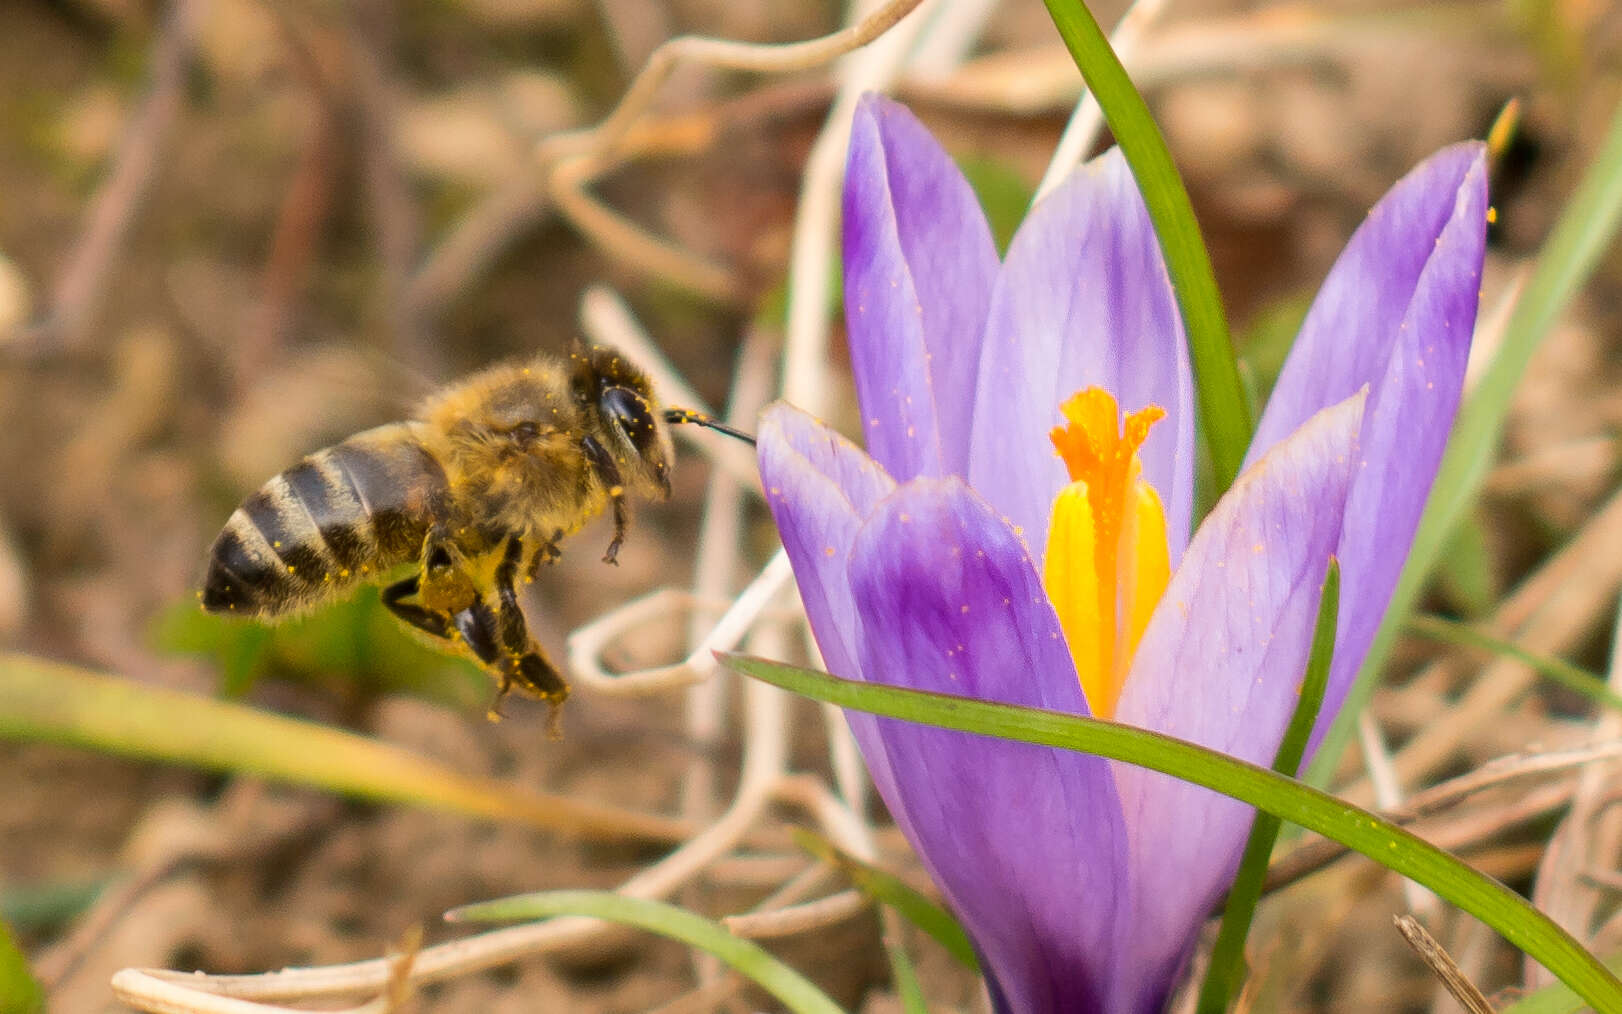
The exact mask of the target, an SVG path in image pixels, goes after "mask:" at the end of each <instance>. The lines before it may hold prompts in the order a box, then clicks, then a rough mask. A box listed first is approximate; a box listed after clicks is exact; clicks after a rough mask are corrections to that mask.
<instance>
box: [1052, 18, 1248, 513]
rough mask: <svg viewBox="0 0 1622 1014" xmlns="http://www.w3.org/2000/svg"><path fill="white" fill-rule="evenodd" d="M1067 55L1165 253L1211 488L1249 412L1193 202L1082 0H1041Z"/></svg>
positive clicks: (1231, 468) (1231, 473)
mask: <svg viewBox="0 0 1622 1014" xmlns="http://www.w3.org/2000/svg"><path fill="white" fill-rule="evenodd" d="M1044 2H1045V3H1046V4H1047V7H1048V14H1049V15H1050V16H1051V17H1052V18H1053V24H1054V26H1055V27H1057V28H1058V29H1059V35H1060V36H1061V37H1063V39H1064V44H1065V46H1066V47H1068V48H1069V50H1070V56H1071V58H1072V59H1074V60H1075V61H1076V66H1077V67H1079V68H1080V69H1081V76H1082V77H1083V78H1085V79H1086V81H1087V87H1088V88H1090V89H1092V93H1093V95H1094V96H1095V97H1097V99H1098V105H1099V108H1101V109H1102V110H1103V111H1104V119H1105V121H1106V122H1107V123H1109V128H1110V132H1111V133H1113V134H1114V135H1115V141H1116V143H1117V144H1119V145H1120V146H1121V153H1122V154H1123V155H1125V156H1126V161H1127V164H1128V165H1130V166H1131V167H1132V176H1133V177H1134V178H1135V179H1136V180H1137V181H1138V189H1140V190H1142V191H1143V200H1144V203H1145V204H1146V205H1147V206H1148V208H1149V220H1150V221H1151V222H1152V223H1153V224H1154V227H1155V235H1156V236H1157V237H1158V238H1159V240H1160V249H1161V251H1162V253H1163V254H1164V255H1165V258H1166V270H1167V272H1168V273H1169V274H1170V275H1171V284H1172V288H1173V290H1174V291H1175V292H1176V294H1177V307H1178V309H1179V310H1181V311H1182V314H1183V325H1184V327H1185V328H1186V329H1187V331H1188V349H1189V357H1190V359H1191V360H1192V362H1193V366H1194V390H1195V392H1196V394H1197V395H1198V398H1199V406H1200V430H1201V432H1202V433H1203V434H1204V435H1205V440H1206V444H1207V446H1208V447H1209V449H1210V453H1211V463H1212V467H1213V470H1214V472H1215V477H1216V487H1217V489H1216V492H1217V494H1218V495H1221V493H1222V492H1223V491H1224V490H1226V489H1227V488H1228V487H1229V486H1231V485H1233V480H1234V478H1235V477H1236V476H1238V474H1239V466H1240V464H1242V463H1243V461H1244V458H1245V449H1246V448H1247V447H1248V446H1249V445H1250V435H1251V430H1252V420H1251V418H1250V410H1249V408H1248V405H1247V402H1246V400H1245V395H1244V387H1243V385H1242V384H1241V383H1240V381H1239V368H1238V366H1237V365H1236V363H1235V362H1234V355H1233V342H1232V340H1231V339H1230V338H1229V337H1228V320H1227V317H1226V315H1225V314H1224V312H1223V309H1222V294H1221V293H1220V292H1218V291H1217V284H1216V275H1215V274H1214V273H1213V272H1212V270H1211V255H1210V254H1209V253H1208V252H1207V251H1206V249H1205V241H1204V240H1203V239H1202V238H1201V237H1200V226H1199V222H1197V221H1195V219H1194V205H1193V204H1192V203H1190V202H1189V199H1188V191H1187V190H1186V189H1184V187H1183V180H1182V177H1180V176H1179V175H1178V174H1177V166H1176V165H1175V164H1174V163H1173V162H1172V159H1171V152H1170V151H1168V150H1167V148H1166V139H1165V138H1164V137H1162V136H1161V134H1160V127H1159V126H1157V125H1156V124H1155V121H1154V118H1153V117H1152V116H1150V115H1149V106H1148V105H1147V104H1146V103H1145V102H1144V101H1143V96H1142V95H1139V94H1138V90H1137V89H1136V88H1134V87H1133V86H1132V79H1131V78H1129V77H1128V76H1127V73H1126V68H1125V67H1123V66H1121V61H1120V59H1119V58H1117V57H1116V55H1115V51H1114V50H1113V49H1111V48H1110V44H1109V39H1107V38H1105V36H1104V32H1103V30H1102V29H1100V28H1099V27H1098V22H1097V21H1095V20H1094V19H1093V16H1092V13H1091V12H1090V11H1088V10H1087V6H1086V4H1085V3H1083V2H1082V0H1044Z"/></svg>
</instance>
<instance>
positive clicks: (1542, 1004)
mask: <svg viewBox="0 0 1622 1014" xmlns="http://www.w3.org/2000/svg"><path fill="white" fill-rule="evenodd" d="M1605 964H1606V967H1608V968H1610V969H1611V970H1612V971H1613V972H1622V956H1618V955H1615V954H1613V955H1611V956H1610V957H1608V958H1606V959H1605ZM1587 1007H1588V1005H1587V1004H1585V1003H1583V1001H1582V998H1581V997H1579V996H1578V995H1577V994H1576V993H1573V992H1572V991H1571V987H1570V986H1567V985H1566V984H1565V983H1563V982H1557V983H1554V984H1553V985H1550V986H1544V987H1543V988H1542V989H1538V990H1534V991H1532V992H1530V993H1527V994H1526V995H1525V996H1523V997H1521V998H1520V999H1518V1000H1516V1001H1515V1002H1514V1003H1512V1004H1510V1005H1509V1006H1507V1007H1504V1008H1502V1009H1501V1010H1499V1012H1498V1014H1577V1012H1578V1011H1581V1010H1586V1009H1587Z"/></svg>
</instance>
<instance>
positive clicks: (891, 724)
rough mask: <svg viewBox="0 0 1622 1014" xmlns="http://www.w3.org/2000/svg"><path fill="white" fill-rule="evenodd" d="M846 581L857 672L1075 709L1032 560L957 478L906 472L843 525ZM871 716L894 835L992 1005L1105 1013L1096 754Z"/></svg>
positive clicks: (1115, 908)
mask: <svg viewBox="0 0 1622 1014" xmlns="http://www.w3.org/2000/svg"><path fill="white" fill-rule="evenodd" d="M850 577H851V586H852V589H853V592H854V596H855V600H856V608H857V611H858V612H859V613H860V614H861V617H862V638H861V644H860V645H859V651H860V653H861V659H862V663H861V664H862V669H863V671H864V672H866V673H867V676H868V679H869V680H871V681H873V682H883V683H888V684H893V685H898V686H909V687H917V688H922V689H929V690H935V691H939V692H945V693H954V694H960V695H963V696H968V697H976V698H982V699H986V700H994V701H1003V702H1007V703H1013V704H1026V705H1032V706H1037V707H1046V708H1055V709H1059V710H1063V711H1068V712H1072V713H1078V714H1079V713H1085V710H1086V705H1085V702H1084V700H1083V699H1082V696H1081V691H1080V688H1079V686H1078V684H1077V682H1076V675H1075V668H1074V666H1073V665H1072V664H1071V661H1070V655H1069V652H1068V650H1067V649H1066V647H1065V645H1064V641H1063V640H1062V638H1061V636H1060V633H1059V624H1058V620H1057V618H1056V617H1055V616H1054V614H1053V609H1052V607H1051V606H1050V605H1048V601H1047V597H1046V596H1045V595H1044V593H1043V590H1042V586H1041V582H1040V581H1039V580H1038V578H1037V573H1036V567H1035V564H1034V563H1033V562H1032V560H1031V558H1030V556H1029V555H1028V554H1027V552H1026V550H1025V547H1024V545H1023V544H1022V543H1021V541H1020V540H1019V538H1018V537H1017V536H1016V535H1015V534H1014V532H1013V530H1012V529H1011V528H1010V527H1009V526H1008V523H1007V522H1006V521H1004V520H1003V519H1001V518H999V517H998V516H997V514H996V512H995V511H993V510H992V509H991V507H990V506H989V505H988V504H986V502H985V501H984V500H982V499H981V498H980V497H979V496H978V495H977V494H976V493H974V492H973V491H971V490H969V489H968V488H967V487H966V486H964V485H963V484H962V483H961V482H959V481H958V480H956V479H946V480H929V479H919V480H915V481H914V482H911V483H908V484H906V485H904V486H901V487H900V488H898V489H897V490H896V492H895V493H893V494H891V495H890V496H889V497H887V498H886V499H885V500H883V501H882V502H881V503H880V504H879V506H878V508H877V510H876V511H875V512H874V514H873V516H872V518H871V519H870V520H869V521H868V522H867V524H866V525H865V526H863V528H862V530H861V531H860V532H859V533H858V534H857V536H856V541H855V543H854V545H853V547H852V551H851V568H850ZM881 729H882V733H881V734H882V737H883V740H884V745H885V748H886V752H887V754H888V760H889V765H890V769H891V771H892V775H893V778H894V780H895V784H896V786H898V788H899V791H900V792H901V795H902V797H903V802H904V806H905V809H906V811H907V813H908V814H909V815H910V818H911V821H912V823H913V829H912V832H911V834H910V835H909V837H911V839H912V842H913V845H914V847H915V848H916V849H917V851H918V854H919V855H920V857H921V858H922V859H923V861H924V863H925V864H926V865H927V866H928V868H929V870H930V873H931V875H932V876H933V877H934V879H935V882H936V883H937V884H939V885H940V887H941V889H942V890H943V891H944V892H945V894H946V897H947V899H948V901H949V902H950V903H951V905H952V907H953V909H954V910H955V911H956V913H957V914H958V916H959V917H960V918H961V919H962V920H963V923H964V925H965V926H966V927H967V929H968V931H969V933H970V935H971V936H972V937H973V939H974V941H975V944H976V946H977V947H978V948H979V950H980V952H981V957H982V958H983V959H984V961H985V963H986V966H987V968H988V970H989V974H990V976H991V977H992V979H993V981H994V986H993V990H994V995H997V996H999V997H1000V1003H1001V1005H1002V1009H1004V1010H1011V1011H1020V1012H1024V1014H1044V1012H1058V1011H1078V1010H1103V1009H1106V1008H1105V1007H1104V1006H1103V1000H1104V997H1105V996H1106V995H1107V989H1108V985H1107V981H1106V978H1105V975H1106V972H1107V970H1108V969H1109V968H1110V966H1111V964H1112V961H1113V955H1114V953H1115V951H1116V948H1117V939H1116V926H1117V919H1118V913H1119V912H1120V907H1119V904H1118V901H1119V898H1120V892H1121V890H1122V888H1123V885H1124V879H1123V877H1122V873H1123V870H1124V866H1123V865H1122V863H1123V861H1124V858H1125V833H1124V830H1123V826H1122V823H1121V813H1120V807H1119V802H1118V801H1117V798H1116V795H1115V789H1114V785H1113V781H1112V778H1111V775H1110V771H1109V768H1108V767H1107V765H1106V764H1105V762H1103V761H1101V760H1099V759H1097V758H1094V757H1088V756H1085V755H1081V754H1074V753H1069V752H1066V751H1059V750H1050V749H1047V748H1043V747H1035V746H1031V745H1029V744H1021V743H1011V742H1007V741H1003V740H995V739H988V738H983V737H976V736H971V735H968V734H965V733H959V732H950V731H946V730H943V729H935V728H930V727H928V726H922V725H914V724H910V723H905V722H896V721H889V720H885V721H882V722H881ZM886 798H887V799H888V797H886Z"/></svg>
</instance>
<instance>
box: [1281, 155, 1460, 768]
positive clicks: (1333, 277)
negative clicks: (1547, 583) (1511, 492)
mask: <svg viewBox="0 0 1622 1014" xmlns="http://www.w3.org/2000/svg"><path fill="white" fill-rule="evenodd" d="M1486 234H1487V176H1486V157H1485V149H1484V148H1483V146H1482V145H1480V144H1478V143H1469V144H1460V145H1454V146H1453V147H1451V148H1446V149H1443V150H1442V151H1441V152H1439V153H1437V154H1436V155H1434V156H1432V157H1431V158H1430V159H1428V160H1427V161H1426V162H1424V163H1423V164H1422V165H1420V166H1419V167H1418V168H1417V169H1415V170H1414V171H1413V172H1411V173H1409V174H1408V175H1407V176H1406V177H1405V178H1403V180H1402V181H1401V182H1399V183H1398V184H1397V185H1396V186H1395V187H1393V188H1392V189H1391V192H1390V193H1388V194H1387V195H1386V196H1385V197H1384V198H1383V199H1382V200H1381V201H1380V203H1379V204H1378V205H1376V206H1375V208H1374V210H1373V211H1371V212H1370V213H1369V217H1368V220H1367V221H1365V222H1364V223H1363V225H1362V226H1361V227H1360V228H1359V229H1358V230H1357V233H1356V234H1355V235H1354V236H1353V237H1352V240H1351V242H1350V243H1349V244H1347V247H1346V250H1345V252H1344V253H1342V254H1341V256H1340V259H1339V260H1338V261H1337V262H1336V264H1335V267H1334V268H1333V270H1331V271H1330V273H1329V278H1328V280H1327V281H1325V282H1324V286H1323V289H1322V290H1321V291H1320V292H1319V293H1318V297H1317V299H1316V300H1314V302H1313V305H1312V310H1311V312H1310V313H1309V314H1308V316H1307V320H1306V322H1305V323H1304V324H1303V325H1302V329H1301V335H1300V337H1299V338H1298V339H1297V340H1296V344H1295V348H1294V349H1292V350H1291V353H1290V358H1289V360H1288V361H1287V362H1286V363H1285V367H1284V372H1283V373H1282V374H1281V375H1280V377H1279V382H1278V386H1277V387H1276V388H1275V390H1274V393H1273V397H1272V400H1270V401H1269V402H1268V405H1267V411H1266V413H1265V414H1264V415H1263V416H1262V421H1261V425H1260V427H1259V428H1258V430H1257V433H1256V439H1255V442H1254V444H1253V446H1252V448H1251V452H1250V459H1251V460H1254V459H1255V458H1257V457H1258V456H1259V455H1260V454H1261V453H1263V452H1264V451H1265V450H1266V449H1267V448H1268V447H1270V446H1272V444H1273V443H1275V442H1277V441H1278V440H1279V439H1281V438H1282V437H1283V436H1284V435H1286V434H1287V433H1289V432H1290V431H1291V430H1292V429H1294V428H1295V426H1297V425H1299V423H1300V421H1301V420H1303V419H1305V418H1306V417H1308V416H1310V415H1311V414H1312V413H1313V412H1314V411H1316V409H1317V408H1318V407H1320V406H1322V405H1326V404H1330V403H1332V402H1334V401H1338V400H1339V399H1341V398H1344V397H1346V396H1347V395H1348V394H1350V393H1351V392H1353V391H1356V390H1358V389H1359V388H1361V387H1363V386H1364V385H1368V387H1369V401H1368V411H1367V412H1366V414H1365V416H1364V422H1363V432H1362V434H1361V437H1360V446H1361V450H1362V454H1363V458H1364V462H1365V465H1364V468H1363V472H1362V474H1361V475H1360V476H1359V477H1358V480H1357V483H1356V485H1355V487H1354V488H1353V490H1352V495H1351V501H1350V504H1349V505H1348V507H1347V511H1346V518H1347V520H1346V531H1345V534H1344V535H1343V537H1342V539H1341V543H1340V548H1339V556H1340V561H1341V573H1342V588H1343V595H1342V600H1343V602H1344V605H1343V607H1342V610H1341V616H1340V627H1339V630H1338V634H1337V637H1336V642H1335V664H1334V669H1333V671H1332V672H1331V674H1330V680H1329V687H1328V690H1327V692H1326V695H1325V699H1324V709H1323V717H1322V718H1321V719H1320V720H1319V725H1318V732H1317V735H1316V736H1315V737H1314V740H1313V745H1314V747H1315V746H1316V744H1317V739H1318V738H1319V737H1321V736H1322V733H1323V731H1324V730H1325V729H1326V728H1327V727H1328V723H1329V721H1330V720H1331V719H1333V717H1334V715H1335V713H1336V711H1337V710H1338V709H1339V707H1340V704H1341V702H1342V701H1344V700H1345V697H1346V692H1347V690H1348V689H1349V687H1350V686H1351V683H1352V681H1353V679H1354V678H1355V677H1356V675H1357V670H1358V668H1359V667H1360V666H1361V665H1362V663H1363V658H1364V656H1365V655H1366V654H1367V652H1368V648H1369V644H1370V643H1371V642H1372V641H1373V639H1374V633H1375V630H1376V629H1377V628H1378V627H1379V624H1380V619H1381V617H1382V616H1384V614H1385V609H1386V604H1387V601H1388V600H1389V598H1390V595H1391V590H1392V588H1394V587H1395V586H1396V581H1397V576H1398V574H1399V573H1400V572H1401V569H1402V564H1403V561H1404V560H1405V559H1406V557H1407V554H1408V548H1409V546H1410V545H1411V543H1412V541H1413V536H1414V531H1415V529H1416V528H1417V527H1418V525H1419V516H1420V514H1421V512H1422V511H1423V510H1424V506H1425V499H1426V497H1427V496H1428V495H1429V493H1430V487H1431V482H1432V480H1433V479H1434V478H1435V476H1436V469H1437V466H1438V464H1439V463H1440V462H1441V457H1442V451H1443V448H1444V447H1445V446H1446V443H1447V435H1448V431H1449V430H1450V428H1451V427H1452V425H1453V417H1454V414H1455V413H1456V411H1457V409H1458V404H1459V393H1460V390H1461V388H1462V386H1463V383H1464V368H1465V361H1466V359H1467V358H1468V356H1469V351H1470V337H1471V332H1472V330H1473V328H1474V327H1475V319H1476V305H1477V300H1478V293H1479V291H1480V285H1481V264H1482V258H1483V256H1484V252H1485V244H1486Z"/></svg>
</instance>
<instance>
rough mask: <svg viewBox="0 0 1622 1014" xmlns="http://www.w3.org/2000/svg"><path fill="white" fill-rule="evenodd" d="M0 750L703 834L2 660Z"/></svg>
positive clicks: (539, 823) (576, 828)
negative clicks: (146, 763)
mask: <svg viewBox="0 0 1622 1014" xmlns="http://www.w3.org/2000/svg"><path fill="white" fill-rule="evenodd" d="M0 739H11V740H23V741H43V742H50V743H64V744H67V745H69V746H78V747H84V748H86V749H90V750H96V751H99V752H101V753H109V754H117V755H120V756H124V757H135V758H139V759H142V760H151V761H163V762H167V763H171V764H184V765H187V766H190V767H196V768H202V769H204V770H208V771H226V772H231V773H235V774H246V775H259V776H262V777H265V778H271V779H275V780H277V781H283V782H291V783H294V784H297V785H307V786H312V787H314V788H318V789H324V790H326V791H329V792H335V793H338V794H340V795H345V796H355V797H359V798H362V799H372V800H378V801H382V802H396V803H410V804H412V805H416V806H425V807H429V808H432V809H438V810H449V811H452V812H455V813H460V814H463V815H464V816H472V817H483V818H489V819H494V820H515V821H520V822H523V823H527V824H531V825H533V826H535V827H542V828H548V829H552V830H562V831H570V832H574V833H578V834H584V835H593V836H605V835H606V836H612V837H633V838H653V839H656V840H664V841H680V840H684V839H685V838H686V837H687V836H688V835H689V834H691V832H692V827H691V826H690V825H689V824H688V823H687V822H685V821H678V820H670V819H666V818H662V817H656V816H653V815H651V814H643V813H637V812H635V811H629V810H621V809H619V808H617V807H611V806H604V805H601V804H597V803H587V802H584V801H581V800H576V799H569V798H566V797H563V796H550V795H546V794H543V793H538V792H532V791H530V790H529V789H527V788H524V787H522V786H518V785H512V784H508V783H505V782H499V781H496V780H494V779H490V778H479V777H475V776H471V775H464V774H460V773H458V772H457V771H454V770H452V769H451V768H448V767H446V766H444V765H442V764H439V763H437V762H435V761H432V760H429V759H427V758H425V757H421V756H419V755H417V754H414V753H411V752H410V751H408V750H403V749H401V748H400V747H396V746H390V745H388V744H386V743H379V742H377V741H376V740H371V739H367V738H366V737H364V736H358V735H355V734H354V733H350V732H345V731H343V730H341V729H334V728H330V727H328V726H323V725H317V724H316V723H314V722H306V721H301V720H299V719H294V718H288V717H286V716H283V715H275V714H270V713H268V712H264V711H259V710H257V709H255V708H251V707H247V706H245V705H241V704H234V703H230V702H227V701H217V700H213V699H210V698H207V697H197V696H194V695H192V694H183V693H180V692H178V691H174V690H166V689H163V688H161V687H152V686H146V685H144V684H140V683H134V682H131V681H129V680H122V679H118V678H116V677H112V676H106V675H103V674H100V673H92V672H88V671H86V670H83V669H79V668H77V667H75V666H70V665H63V664H61V663H56V662H47V661H45V660H43V659H38V658H32V657H29V656H27V655H20V654H0Z"/></svg>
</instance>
